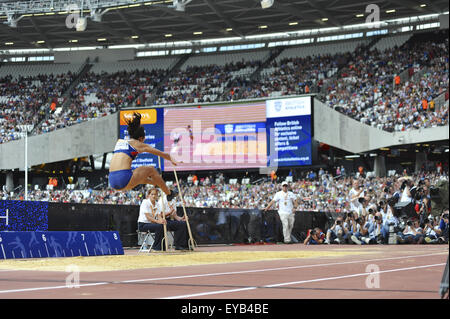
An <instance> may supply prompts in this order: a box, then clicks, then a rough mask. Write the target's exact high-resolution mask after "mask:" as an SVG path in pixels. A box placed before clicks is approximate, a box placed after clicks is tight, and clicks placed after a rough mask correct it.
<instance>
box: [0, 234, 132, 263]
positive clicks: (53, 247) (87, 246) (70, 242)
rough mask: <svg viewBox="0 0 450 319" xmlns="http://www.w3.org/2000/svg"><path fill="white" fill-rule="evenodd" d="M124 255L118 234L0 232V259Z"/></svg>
mask: <svg viewBox="0 0 450 319" xmlns="http://www.w3.org/2000/svg"><path fill="white" fill-rule="evenodd" d="M123 254H124V252H123V247H122V242H121V240H120V237H119V233H118V232H116V231H20V232H14V231H13V232H9V231H3V232H0V259H18V258H48V257H76V256H104V255H123Z"/></svg>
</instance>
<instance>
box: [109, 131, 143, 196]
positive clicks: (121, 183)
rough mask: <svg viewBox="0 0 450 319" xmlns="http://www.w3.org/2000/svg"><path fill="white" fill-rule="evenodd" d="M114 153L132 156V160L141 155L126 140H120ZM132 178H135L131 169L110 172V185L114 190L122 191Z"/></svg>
mask: <svg viewBox="0 0 450 319" xmlns="http://www.w3.org/2000/svg"><path fill="white" fill-rule="evenodd" d="M113 153H125V154H127V155H128V156H130V157H131V159H132V160H134V159H135V158H136V156H137V155H138V154H139V152H138V151H136V149H135V148H134V147H133V146H131V145H130V144H129V143H128V141H126V140H118V141H117V143H116V146H115V147H114V152H113ZM131 176H133V171H132V170H131V169H122V170H119V171H114V172H110V173H109V185H110V186H111V187H112V188H114V189H122V188H124V187H125V186H127V185H128V183H129V182H130V179H131Z"/></svg>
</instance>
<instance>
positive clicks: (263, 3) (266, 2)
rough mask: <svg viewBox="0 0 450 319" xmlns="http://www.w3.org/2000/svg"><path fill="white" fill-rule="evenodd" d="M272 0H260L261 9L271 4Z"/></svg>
mask: <svg viewBox="0 0 450 319" xmlns="http://www.w3.org/2000/svg"><path fill="white" fill-rule="evenodd" d="M273 1H274V0H261V7H262V8H263V9H267V8H270V7H271V6H272V5H273Z"/></svg>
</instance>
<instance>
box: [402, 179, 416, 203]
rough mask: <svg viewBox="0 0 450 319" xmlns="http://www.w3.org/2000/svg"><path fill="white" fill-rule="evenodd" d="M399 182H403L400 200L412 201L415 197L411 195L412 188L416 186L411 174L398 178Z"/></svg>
mask: <svg viewBox="0 0 450 319" xmlns="http://www.w3.org/2000/svg"><path fill="white" fill-rule="evenodd" d="M398 182H399V183H401V186H400V190H401V192H402V193H401V196H400V202H403V203H404V202H412V200H413V198H412V195H411V188H412V187H413V186H414V181H413V179H412V178H411V177H409V176H403V177H400V178H399V179H398Z"/></svg>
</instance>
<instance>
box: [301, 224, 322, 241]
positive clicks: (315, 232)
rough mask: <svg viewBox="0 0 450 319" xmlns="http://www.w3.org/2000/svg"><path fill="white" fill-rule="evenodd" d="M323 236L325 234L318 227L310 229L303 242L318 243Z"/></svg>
mask: <svg viewBox="0 0 450 319" xmlns="http://www.w3.org/2000/svg"><path fill="white" fill-rule="evenodd" d="M323 237H325V234H324V233H322V231H321V230H320V229H318V228H314V229H310V230H309V232H308V236H307V237H306V239H305V240H304V241H303V244H305V245H318V244H322V243H323V241H324V239H323Z"/></svg>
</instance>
